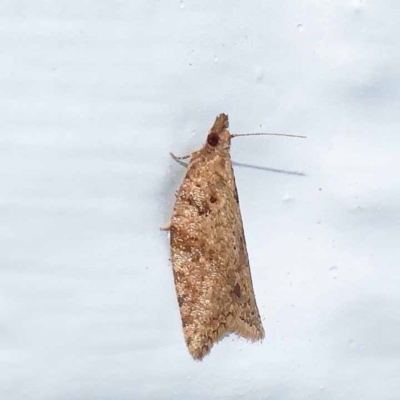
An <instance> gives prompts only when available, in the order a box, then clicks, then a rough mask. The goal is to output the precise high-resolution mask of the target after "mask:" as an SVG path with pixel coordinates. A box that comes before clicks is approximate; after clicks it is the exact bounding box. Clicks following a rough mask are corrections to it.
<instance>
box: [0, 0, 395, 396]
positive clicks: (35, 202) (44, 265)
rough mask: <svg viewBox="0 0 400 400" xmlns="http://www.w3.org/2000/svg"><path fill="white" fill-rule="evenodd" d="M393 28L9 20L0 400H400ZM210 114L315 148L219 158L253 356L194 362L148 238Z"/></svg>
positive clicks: (233, 9) (365, 14) (268, 14)
mask: <svg viewBox="0 0 400 400" xmlns="http://www.w3.org/2000/svg"><path fill="white" fill-rule="evenodd" d="M399 18H400V9H399V8H398V7H397V3H396V2H393V1H392V2H390V1H368V0H363V1H355V0H354V1H339V0H338V1H330V2H318V1H279V2H277V1H273V0H269V1H265V0H264V1H262V0H258V1H257V0H249V1H246V2H244V1H243V2H232V1H226V0H225V1H222V0H220V1H197V2H195V1H189V0H185V1H181V2H179V1H178V0H176V1H164V2H161V1H154V0H153V1H151V0H150V1H135V0H131V1H110V0H104V1H93V0H86V1H80V2H78V1H75V2H71V1H67V0H56V1H53V2H46V1H40V0H39V1H34V2H33V1H3V2H2V3H1V4H0V54H1V63H0V182H1V185H0V216H1V225H0V371H1V372H0V398H1V399H7V400H19V399H24V400H25V399H37V400H47V399H48V400H58V399H65V400H67V399H68V400H70V399H74V400H75V399H84V400H88V399H96V400H97V399H169V398H174V399H188V398H189V399H191V400H197V399H285V400H291V399H293V400H299V399H345V400H347V399H363V400H376V399H380V400H382V399H385V400H387V399H396V400H397V399H398V398H399V391H400V380H399V371H400V357H399V356H400V354H399V353H400V350H399V336H400V313H399V311H398V310H399V300H400V290H399V287H400V286H399V284H400V275H399V273H398V270H399V260H400V250H399V234H400V228H399V225H400V211H399V206H398V204H399V200H400V183H399V179H398V172H399V168H400V161H399V160H400V157H399V151H400V139H399V122H400V112H399V110H400V108H399V84H400V68H399V67H400V55H399V54H400V52H399V44H400V43H399V37H400V36H399V35H400V29H399V26H400V25H399ZM220 112H226V113H228V114H229V116H230V126H231V131H232V132H236V133H244V132H254V131H268V132H283V133H297V134H305V135H307V136H308V139H307V140H300V139H285V138H273V137H270V138H267V137H260V138H256V137H255V138H240V139H239V138H238V139H235V141H234V142H233V145H232V158H233V159H234V160H235V161H236V162H237V163H239V164H240V163H241V164H247V165H250V166H253V167H254V168H251V167H246V166H243V165H242V166H241V165H237V166H236V168H235V172H236V179H237V185H238V190H239V195H240V200H241V208H242V214H243V219H244V224H245V231H246V238H247V244H248V251H249V254H250V261H251V267H252V274H253V280H254V285H255V291H256V297H257V302H258V305H259V308H260V312H261V314H262V317H263V323H264V326H265V330H266V339H265V341H264V342H263V343H262V344H261V345H257V344H256V345H255V344H250V343H247V342H246V341H244V340H242V339H239V338H237V337H232V336H231V337H229V338H227V339H225V340H224V341H222V342H221V343H219V344H218V345H217V346H215V347H214V348H213V350H212V352H211V354H210V355H209V356H208V357H207V358H205V360H204V361H203V362H202V363H196V362H194V361H193V360H192V359H191V358H190V356H189V354H188V352H187V350H186V347H185V344H184V341H183V335H182V332H181V322H180V318H179V311H178V306H177V302H176V298H175V291H174V285H173V277H172V270H171V265H170V263H169V247H168V246H169V244H168V238H167V235H166V234H165V233H163V232H160V231H159V229H158V228H159V226H161V225H163V224H165V223H166V222H168V220H169V217H170V213H171V209H172V205H173V199H174V192H175V190H177V188H178V187H179V183H180V181H181V180H182V178H183V175H184V169H183V168H182V167H181V166H179V165H178V164H176V163H174V162H173V160H172V159H171V158H170V157H169V155H168V153H169V151H174V152H175V153H176V154H186V153H188V152H190V151H192V150H195V149H197V148H198V147H200V146H201V145H202V143H203V142H204V140H205V136H206V133H207V130H208V129H209V128H210V126H211V124H212V123H213V121H214V118H215V116H216V115H217V114H219V113H220ZM292 172H295V173H294V174H293V173H292ZM296 173H297V174H296Z"/></svg>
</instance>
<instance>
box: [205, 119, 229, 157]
mask: <svg viewBox="0 0 400 400" xmlns="http://www.w3.org/2000/svg"><path fill="white" fill-rule="evenodd" d="M228 127H229V120H228V116H227V115H226V114H220V115H218V117H217V118H216V119H215V122H214V125H213V126H212V128H211V129H210V133H209V134H208V136H207V147H208V148H209V149H210V150H213V149H229V147H230V145H231V134H230V133H229V131H228Z"/></svg>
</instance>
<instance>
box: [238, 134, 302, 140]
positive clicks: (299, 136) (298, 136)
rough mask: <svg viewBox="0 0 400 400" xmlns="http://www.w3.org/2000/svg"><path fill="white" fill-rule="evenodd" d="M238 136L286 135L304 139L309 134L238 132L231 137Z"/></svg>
mask: <svg viewBox="0 0 400 400" xmlns="http://www.w3.org/2000/svg"><path fill="white" fill-rule="evenodd" d="M238 136H286V137H295V138H302V139H306V138H307V136H301V135H289V134H287V133H237V134H234V135H231V138H235V137H238Z"/></svg>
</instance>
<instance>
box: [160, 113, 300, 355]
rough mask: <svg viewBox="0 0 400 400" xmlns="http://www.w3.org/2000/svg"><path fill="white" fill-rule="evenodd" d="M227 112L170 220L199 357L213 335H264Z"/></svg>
mask: <svg viewBox="0 0 400 400" xmlns="http://www.w3.org/2000/svg"><path fill="white" fill-rule="evenodd" d="M228 125H229V123H228V116H227V115H226V114H220V115H219V116H218V117H217V118H216V120H215V122H214V125H213V126H212V128H211V129H210V132H209V134H208V136H207V142H206V144H205V145H204V146H203V148H201V149H200V150H198V151H195V152H193V153H192V154H191V155H189V156H185V157H175V156H174V155H172V154H171V155H172V156H173V158H174V159H175V160H178V161H179V160H180V159H183V158H189V157H190V162H189V165H188V169H187V172H186V176H185V178H184V180H183V182H182V185H181V187H180V188H179V190H178V192H177V194H176V202H175V206H174V210H173V214H172V218H171V222H170V223H169V224H168V226H166V227H164V228H162V229H164V230H170V231H171V235H170V236H171V255H172V266H173V272H174V279H175V288H176V294H177V297H178V304H179V309H180V313H181V319H182V326H183V334H184V336H185V341H186V344H187V347H188V349H189V352H190V354H191V355H192V356H193V358H194V359H196V360H201V359H202V358H203V357H204V356H205V355H206V354H207V353H209V351H210V349H211V347H212V346H213V344H214V343H216V342H217V341H219V340H220V339H222V338H223V337H225V336H226V335H229V334H230V333H236V334H237V335H239V336H242V337H244V338H246V339H249V340H251V341H257V340H262V339H263V338H264V328H263V326H262V322H261V318H260V313H259V312H258V308H257V304H256V299H255V297H254V291H253V283H252V280H251V273H250V266H249V258H248V255H247V249H246V240H245V237H244V231H243V222H242V216H241V213H240V207H239V197H238V192H237V188H236V183H235V176H234V173H233V168H232V161H231V157H230V154H229V149H230V145H231V139H232V138H234V137H237V136H248V135H277V136H292V137H304V136H297V135H285V134H276V133H260V134H259V133H256V134H237V135H232V134H230V132H229V131H228Z"/></svg>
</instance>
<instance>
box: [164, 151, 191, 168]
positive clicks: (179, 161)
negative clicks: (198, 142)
mask: <svg viewBox="0 0 400 400" xmlns="http://www.w3.org/2000/svg"><path fill="white" fill-rule="evenodd" d="M169 154H170V156H171V157H172V158H173V159H174V160H175V161H176V162H177V163H179V164H181V165H183V166H184V167H187V166H188V164H187V163H184V162H182V161H181V160H185V159H187V158H189V157H191V156H192V155H191V154H188V155H186V156H182V157H177V156H176V155H175V154H173V153H169Z"/></svg>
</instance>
